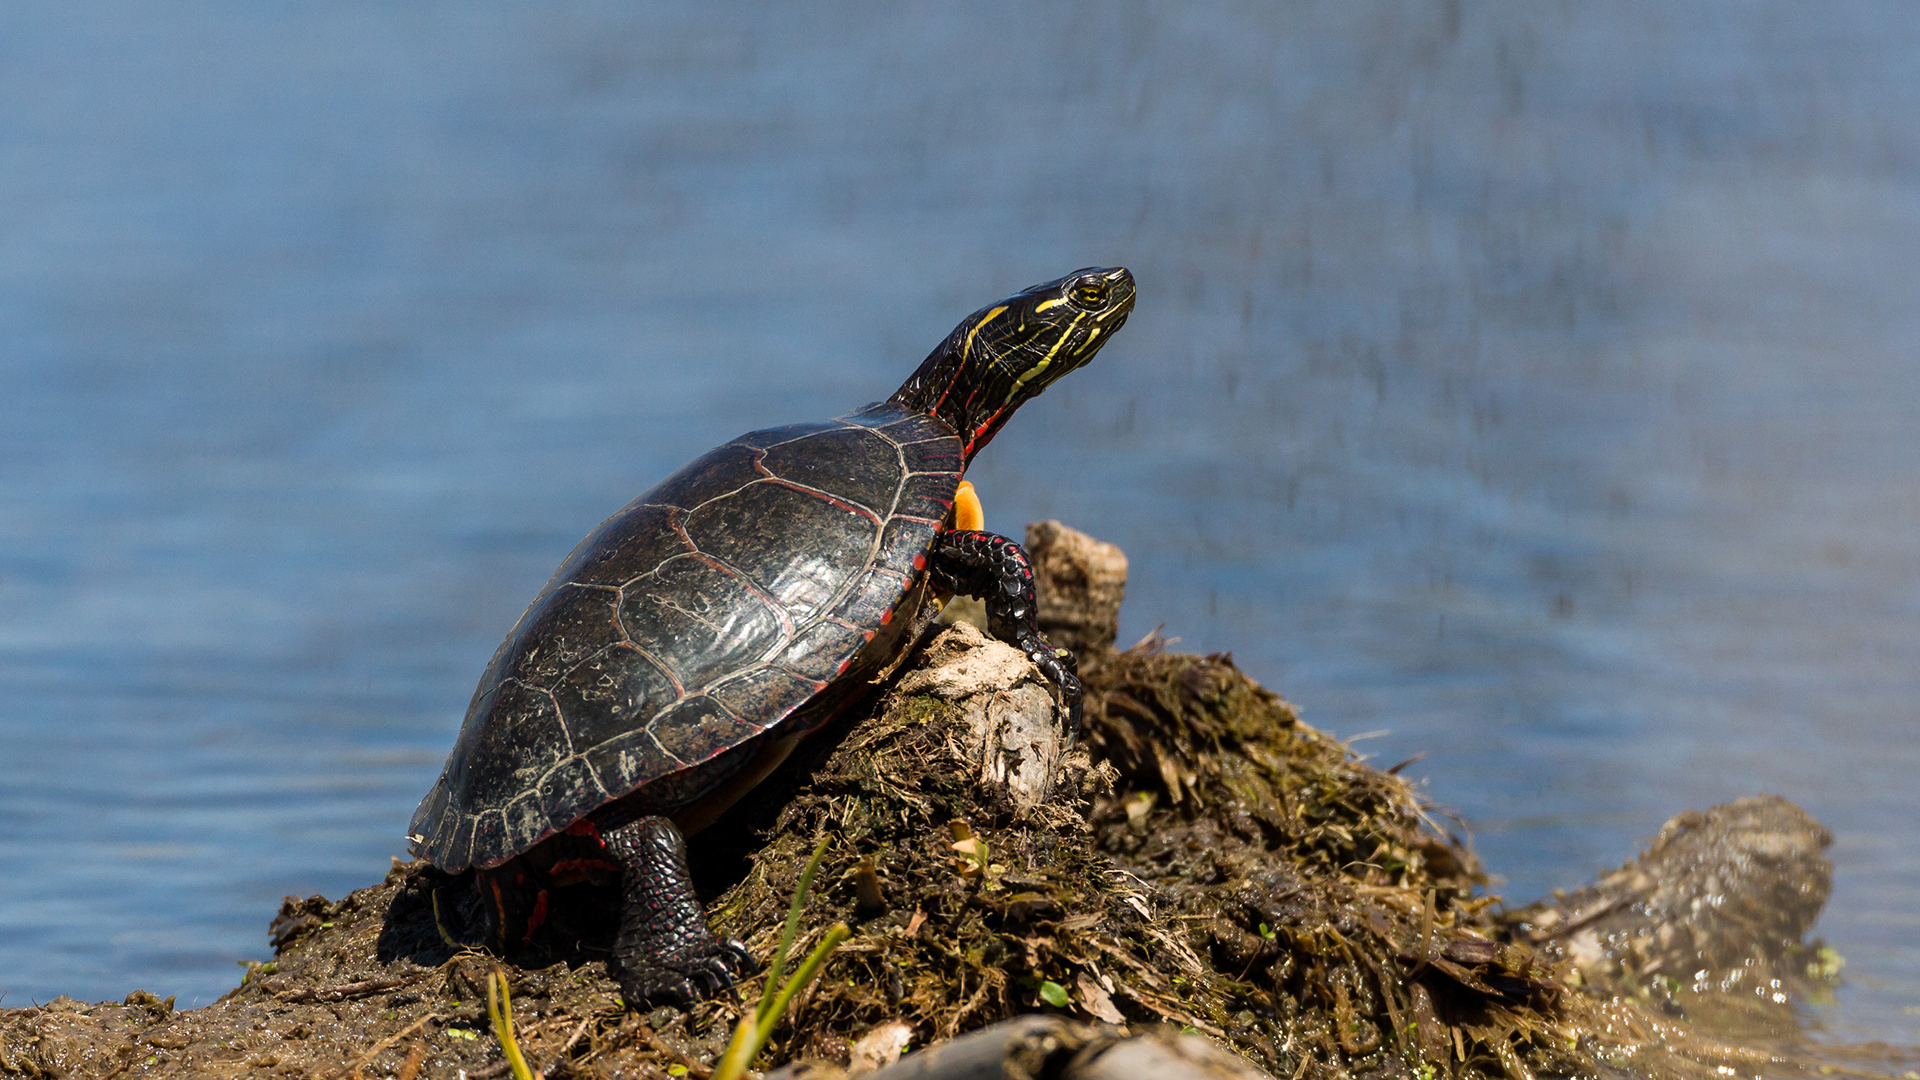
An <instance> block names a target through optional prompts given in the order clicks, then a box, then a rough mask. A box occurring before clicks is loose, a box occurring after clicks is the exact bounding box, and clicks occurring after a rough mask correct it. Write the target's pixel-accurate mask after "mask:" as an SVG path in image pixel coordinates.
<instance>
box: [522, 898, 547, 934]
mask: <svg viewBox="0 0 1920 1080" xmlns="http://www.w3.org/2000/svg"><path fill="white" fill-rule="evenodd" d="M546 921H547V890H545V889H541V890H540V895H539V896H537V897H535V898H534V901H533V912H532V914H530V915H528V916H527V932H526V933H525V934H524V935H522V936H521V938H520V944H522V945H531V944H533V932H534V931H535V930H538V929H540V924H541V923H543V922H546Z"/></svg>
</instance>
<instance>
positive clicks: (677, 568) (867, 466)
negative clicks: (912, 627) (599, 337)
mask: <svg viewBox="0 0 1920 1080" xmlns="http://www.w3.org/2000/svg"><path fill="white" fill-rule="evenodd" d="M962 468H963V459H962V457H961V441H960V439H959V438H958V437H957V436H956V435H955V434H954V432H953V429H952V428H950V427H948V426H947V425H946V424H945V423H944V422H942V421H940V420H937V419H935V418H933V417H931V416H927V415H925V414H923V413H918V412H914V411H912V410H909V409H904V408H901V407H900V406H897V405H892V404H885V403H883V404H878V405H872V406H869V407H867V408H865V409H862V410H860V411H859V412H856V413H851V414H848V415H846V416H842V417H838V418H836V419H833V420H825V421H820V422H818V423H809V424H796V425H792V426H790V427H781V428H772V429H769V430H766V431H755V432H752V433H749V434H747V435H742V436H741V437H739V438H737V439H735V440H733V441H732V442H730V443H727V444H726V445H725V446H721V447H718V448H716V449H714V450H711V451H709V452H708V453H706V454H705V455H703V456H701V457H700V458H698V459H696V460H695V461H693V462H692V463H690V464H688V465H687V466H686V467H685V468H682V469H681V470H680V471H679V472H677V473H674V474H673V475H672V476H670V477H668V478H667V479H666V480H664V481H662V482H661V483H660V485H659V486H658V487H655V488H654V489H653V490H651V491H649V492H647V493H646V494H644V495H642V496H640V497H639V498H637V499H635V500H634V501H632V502H631V503H628V504H627V505H626V507H625V508H623V509H622V510H621V511H620V512H619V513H617V514H615V515H614V516H612V517H610V518H608V519H607V520H606V521H605V522H603V523H601V525H600V527H599V528H597V529H595V530H594V531H593V533H592V535H590V536H588V537H587V538H586V539H585V540H583V541H581V543H580V546H579V547H577V548H575V549H574V550H573V554H571V555H569V556H568V557H567V560H566V562H564V563H562V564H561V566H560V569H559V570H558V571H557V572H555V574H554V575H553V579H552V580H551V581H549V582H547V586H546V588H545V589H543V590H542V591H541V593H540V596H539V597H538V598H537V599H536V600H534V602H533V605H532V606H531V607H529V608H528V609H527V612H526V614H524V615H522V616H521V617H520V621H519V622H518V623H516V624H515V625H514V628H513V630H512V632H511V633H509V634H508V635H507V638H506V640H505V641H504V642H502V643H501V645H500V649H499V651H498V652H496V653H495V654H494V656H493V661H492V662H491V663H490V664H488V665H487V671H486V674H485V675H483V676H481V679H480V685H479V688H478V689H477V690H475V692H474V696H473V703H472V704H471V705H470V706H468V708H467V718H466V721H465V723H463V724H462V725H461V728H460V737H459V739H458V740H457V741H456V742H455V743H454V747H453V753H452V754H451V755H450V756H449V757H448V759H447V765H446V768H445V769H444V770H442V772H441V774H440V779H439V781H438V782H436V783H435V784H434V786H433V790H431V791H429V792H428V793H427V797H426V798H425V799H424V800H422V801H421V803H420V808H419V809H418V810H416V811H415V812H414V815H413V823H412V826H411V828H410V829H409V830H408V831H409V832H410V833H411V834H412V840H413V848H414V851H415V853H416V854H419V855H423V856H425V857H426V858H428V859H429V860H431V861H432V862H433V864H434V865H436V866H438V867H440V868H441V869H442V870H446V871H449V872H454V873H457V872H459V871H462V870H465V869H466V868H467V867H469V866H480V867H490V866H497V865H499V864H500V863H502V862H504V861H506V860H507V859H510V858H512V857H513V856H515V855H518V854H520V853H522V852H525V851H526V850H528V849H529V848H531V847H533V846H534V845H535V844H537V843H539V842H540V841H541V840H543V839H545V838H546V837H548V836H551V835H553V834H554V833H556V832H558V831H560V830H563V829H566V828H567V827H568V826H570V825H572V824H573V823H574V822H576V821H578V820H580V819H581V818H582V817H584V816H586V815H587V814H589V813H591V812H593V811H594V810H596V809H598V808H599V807H601V806H602V805H604V804H606V803H608V802H610V801H612V800H614V799H619V798H622V797H624V796H626V795H628V794H630V793H633V792H636V791H641V790H642V789H651V790H656V791H664V792H673V793H679V792H687V793H694V792H698V791H700V790H703V789H704V788H703V785H702V783H701V780H702V778H703V776H702V774H703V773H707V772H716V773H724V772H725V771H730V766H731V765H736V764H737V763H738V762H739V760H740V759H741V756H742V755H741V754H729V753H728V751H731V750H736V749H738V748H742V747H744V746H746V745H747V744H749V743H753V742H754V741H755V740H758V739H760V738H761V737H762V736H763V735H765V734H766V733H768V732H770V731H772V730H774V729H775V728H777V727H779V726H780V725H781V723H782V721H784V720H786V719H787V718H789V717H791V716H793V714H794V712H795V711H796V710H798V709H800V708H801V707H802V706H803V705H805V704H806V703H807V702H808V701H810V700H813V699H814V698H815V697H817V696H818V695H820V694H821V692H822V691H824V690H826V689H827V688H828V687H829V686H830V685H832V683H833V681H834V680H835V679H836V678H837V677H840V676H842V675H843V674H846V673H847V672H848V670H849V668H850V667H854V668H855V670H856V672H859V671H865V670H869V669H871V668H873V667H874V666H876V665H877V664H878V663H881V662H884V661H885V660H886V659H890V658H891V655H892V654H894V653H897V652H898V650H899V649H900V648H902V647H903V645H904V642H903V641H902V640H901V635H899V634H897V633H882V634H879V636H878V640H876V634H877V633H879V631H880V629H881V627H882V626H884V625H887V624H888V623H890V622H893V621H894V620H893V619H892V615H893V611H894V608H895V607H896V606H897V605H899V604H900V602H901V601H902V600H903V599H905V598H907V597H908V596H909V595H910V594H914V595H918V594H917V593H916V591H915V590H916V586H917V585H918V584H919V582H920V581H921V580H922V577H923V574H922V571H924V569H925V567H926V553H927V550H928V548H929V547H931V546H932V544H933V541H934V538H935V537H936V536H938V535H939V533H940V530H941V528H942V527H943V523H944V522H945V520H946V517H947V514H948V512H949V511H950V510H951V508H952V505H953V497H954V491H955V489H956V488H957V487H958V486H959V483H960V474H961V470H962ZM869 643H871V646H870V645H869ZM863 650H864V653H863ZM877 651H885V652H887V653H888V654H889V655H888V656H876V655H875V653H876V652H877ZM704 786H711V784H707V785H704ZM668 801H669V802H672V801H674V800H673V799H671V798H669V800H668Z"/></svg>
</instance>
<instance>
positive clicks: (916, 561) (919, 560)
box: [913, 551, 927, 570]
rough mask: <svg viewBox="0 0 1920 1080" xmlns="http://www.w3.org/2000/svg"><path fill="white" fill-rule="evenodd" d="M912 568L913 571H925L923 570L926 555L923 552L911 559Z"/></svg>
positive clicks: (925, 566) (925, 564)
mask: <svg viewBox="0 0 1920 1080" xmlns="http://www.w3.org/2000/svg"><path fill="white" fill-rule="evenodd" d="M913 568H914V569H915V570H925V569H926V568H927V553H926V552H924V551H923V552H921V553H920V554H918V555H915V556H914V557H913Z"/></svg>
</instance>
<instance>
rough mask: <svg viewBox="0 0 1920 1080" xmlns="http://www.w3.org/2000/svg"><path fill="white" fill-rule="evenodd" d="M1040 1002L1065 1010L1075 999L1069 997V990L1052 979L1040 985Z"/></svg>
mask: <svg viewBox="0 0 1920 1080" xmlns="http://www.w3.org/2000/svg"><path fill="white" fill-rule="evenodd" d="M1040 1000H1042V1001H1044V1002H1046V1003H1047V1004H1049V1005H1051V1006H1053V1007H1054V1008H1056V1009H1064V1008H1066V1007H1067V1005H1068V1003H1069V1002H1071V1001H1072V1000H1073V999H1072V998H1071V997H1069V996H1068V995H1067V988H1066V987H1064V986H1061V985H1060V984H1059V983H1057V982H1054V981H1053V980H1051V979H1048V980H1046V981H1045V982H1042V983H1041V984H1040Z"/></svg>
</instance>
